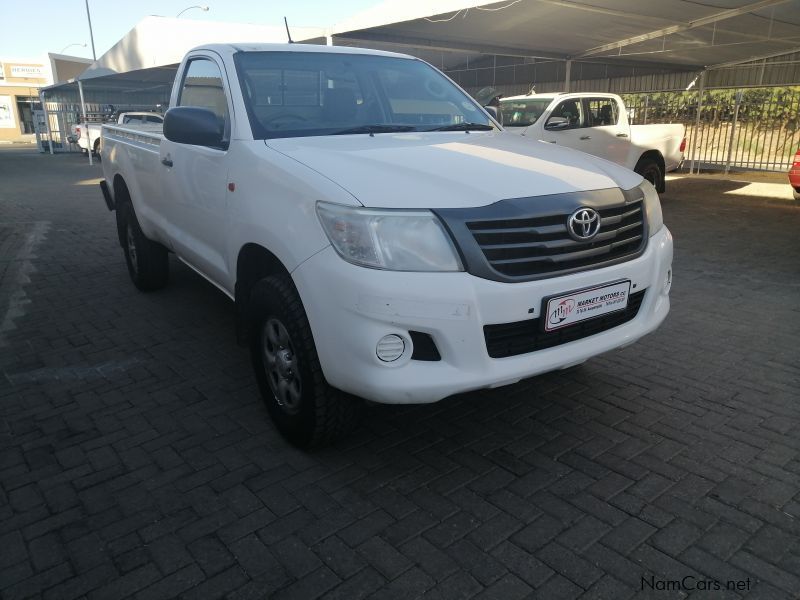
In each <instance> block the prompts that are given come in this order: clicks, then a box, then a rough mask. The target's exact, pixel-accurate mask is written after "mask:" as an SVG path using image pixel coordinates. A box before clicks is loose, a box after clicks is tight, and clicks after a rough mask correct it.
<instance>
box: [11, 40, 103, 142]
mask: <svg viewBox="0 0 800 600" xmlns="http://www.w3.org/2000/svg"><path fill="white" fill-rule="evenodd" d="M91 62H92V61H91V60H88V59H84V58H78V57H75V56H63V55H59V54H47V55H46V56H45V57H43V58H41V59H4V58H2V57H0V143H14V142H34V141H35V135H34V112H33V111H35V110H39V109H41V103H40V101H39V88H41V87H44V86H47V85H52V84H54V83H59V82H62V81H67V80H68V79H71V78H73V77H76V76H77V75H79V74H80V73H82V72H83V71H84V70H85V69H86V67H88V66H89V65H90V64H91Z"/></svg>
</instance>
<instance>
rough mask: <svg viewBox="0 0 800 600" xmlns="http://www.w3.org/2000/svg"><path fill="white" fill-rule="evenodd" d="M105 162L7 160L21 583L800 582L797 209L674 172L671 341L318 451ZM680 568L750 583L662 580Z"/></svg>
mask: <svg viewBox="0 0 800 600" xmlns="http://www.w3.org/2000/svg"><path fill="white" fill-rule="evenodd" d="M99 175H100V171H99V169H98V168H97V167H96V166H95V167H94V168H90V167H89V166H88V165H86V164H85V161H84V160H83V159H82V158H81V157H79V156H55V157H50V156H42V155H39V154H36V153H33V152H30V151H22V150H2V151H0V277H1V279H0V417H1V419H0V444H2V447H0V492H1V496H0V594H2V597H3V598H7V599H9V600H11V599H16V598H25V597H31V596H34V597H43V598H45V599H48V600H49V599H70V598H89V599H90V600H95V599H104V598H109V599H118V598H125V597H134V598H136V599H137V600H145V599H148V600H149V599H151V598H173V597H185V598H204V599H205V598H222V597H225V598H228V599H230V600H234V599H235V600H240V599H246V598H267V597H274V598H281V599H283V598H302V599H309V598H316V597H319V596H322V597H324V598H342V599H347V600H352V599H355V598H362V597H368V596H372V597H377V598H403V599H405V598H414V597H417V596H423V595H424V597H425V598H431V599H439V598H442V599H444V598H471V597H476V598H501V599H513V598H542V599H545V600H556V599H559V598H607V599H614V600H616V599H624V598H629V597H645V598H657V599H667V598H683V597H687V596H688V597H690V598H726V599H727V598H749V599H750V598H752V599H755V598H790V597H793V595H794V597H797V594H798V591H799V590H800V494H799V493H798V492H799V491H800V404H798V399H800V369H799V368H798V360H797V355H798V350H797V345H798V339H800V335H799V334H800V312H798V300H800V244H798V238H797V232H798V231H800V209H798V208H797V207H796V206H792V205H791V204H788V203H779V202H778V203H769V202H767V201H765V200H764V199H761V198H753V197H746V196H740V195H737V194H736V193H735V192H737V191H739V190H740V188H742V187H743V186H742V185H741V184H734V183H725V182H709V181H679V182H673V183H672V185H671V191H670V193H669V194H667V195H666V196H665V198H664V212H665V215H666V220H667V222H668V223H669V225H670V227H671V228H672V230H673V232H674V235H675V244H676V257H675V285H674V288H673V299H674V302H673V311H672V313H671V315H670V317H669V319H668V321H667V322H666V324H665V325H664V326H663V327H662V328H661V329H660V330H659V331H658V332H657V333H655V334H653V335H651V336H650V337H648V338H646V339H645V340H643V341H641V342H640V343H638V344H636V345H634V346H632V347H629V348H627V349H624V350H621V351H618V352H613V353H610V354H608V355H605V356H603V357H600V358H597V359H595V360H592V361H590V362H589V363H587V364H586V365H584V366H582V367H580V368H577V369H573V370H570V371H568V372H562V373H557V374H550V375H547V376H543V377H538V378H535V379H531V380H528V381H525V382H522V383H520V384H518V385H515V386H512V387H508V388H503V389H498V390H495V391H491V392H489V391H487V392H480V393H473V394H468V395H463V396H459V397H455V398H451V399H448V400H446V401H444V402H442V403H440V404H438V405H433V406H426V407H412V408H407V407H396V408H392V407H370V408H369V410H368V412H367V416H366V419H365V422H364V424H363V426H362V427H361V429H360V430H359V431H357V432H356V434H355V435H354V436H353V437H352V438H351V439H349V440H347V441H346V442H345V443H342V444H340V445H338V446H336V447H333V448H330V449H328V450H325V451H322V452H318V453H315V454H304V453H303V452H300V451H297V450H295V449H293V448H291V447H289V446H288V445H287V444H286V443H284V441H283V440H282V439H281V438H280V437H279V435H277V433H276V431H275V430H274V428H273V427H272V425H271V423H270V422H269V419H268V418H267V414H266V412H265V409H264V408H263V406H262V404H261V401H260V400H259V398H258V396H257V392H256V388H255V385H254V382H253V378H252V376H251V373H250V369H249V365H248V360H247V356H246V352H245V351H244V350H243V349H241V348H239V347H238V346H236V344H235V342H234V336H233V315H232V310H231V306H230V305H229V303H228V301H227V300H226V299H225V298H224V297H223V296H222V295H220V294H219V292H217V291H215V290H214V289H212V288H211V287H210V286H209V285H207V284H206V283H205V282H203V281H202V280H200V279H199V278H198V277H197V276H195V275H194V274H193V273H191V272H190V271H189V270H188V269H187V268H184V267H182V266H181V265H180V264H179V263H177V262H174V264H173V265H172V266H173V279H172V283H171V285H170V286H169V288H168V289H166V290H164V291H162V292H159V293H155V294H150V295H143V294H140V293H137V292H136V291H135V290H134V288H133V287H132V285H131V284H130V282H129V281H128V276H127V273H126V270H125V266H124V262H123V258H122V253H121V251H120V248H119V247H118V245H117V243H116V240H115V232H114V226H113V216H112V215H111V214H110V213H108V212H107V211H106V210H105V209H104V207H103V203H102V199H101V197H100V194H99V191H98V189H97V188H96V185H95V179H96V178H97V177H99ZM686 576H691V577H693V578H694V579H689V580H686V583H690V584H691V583H692V582H699V581H704V580H719V581H721V582H722V584H723V586H724V585H725V584H726V582H727V581H729V580H732V581H739V580H741V581H744V582H749V584H747V583H744V584H743V585H749V589H733V590H724V589H723V590H722V591H713V592H701V591H694V592H692V591H685V590H684V591H679V590H675V589H672V590H667V591H663V590H662V591H656V590H650V589H649V588H647V586H645V589H644V590H643V589H642V585H643V583H642V581H643V579H644V580H646V581H652V582H653V585H655V586H658V585H661V586H664V585H667V584H666V583H664V582H667V581H668V580H681V579H682V578H684V577H686ZM658 582H662V583H660V584H659V583H658ZM695 585H696V584H695ZM712 589H713V588H712Z"/></svg>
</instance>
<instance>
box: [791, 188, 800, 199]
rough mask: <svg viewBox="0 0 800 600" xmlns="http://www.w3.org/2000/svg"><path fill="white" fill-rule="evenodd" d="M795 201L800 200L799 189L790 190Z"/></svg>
mask: <svg viewBox="0 0 800 600" xmlns="http://www.w3.org/2000/svg"><path fill="white" fill-rule="evenodd" d="M792 193H793V194H794V199H795V200H800V188H792Z"/></svg>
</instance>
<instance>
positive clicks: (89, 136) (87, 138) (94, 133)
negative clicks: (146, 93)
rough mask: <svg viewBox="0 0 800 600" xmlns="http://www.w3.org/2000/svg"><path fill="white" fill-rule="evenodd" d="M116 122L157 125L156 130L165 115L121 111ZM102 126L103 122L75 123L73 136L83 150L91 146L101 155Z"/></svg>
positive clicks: (86, 150)
mask: <svg viewBox="0 0 800 600" xmlns="http://www.w3.org/2000/svg"><path fill="white" fill-rule="evenodd" d="M114 122H115V123H118V124H119V125H130V126H145V127H148V126H149V127H150V128H152V127H153V126H156V127H155V128H156V130H160V129H161V125H162V124H163V123H164V116H163V115H160V114H159V113H154V112H122V113H119V115H118V116H117V118H116V119H115V121H114ZM102 128H103V124H102V123H81V124H78V125H73V126H72V137H73V138H74V140H75V143H76V144H78V147H79V148H80V149H81V150H83V151H84V152H88V151H89V148H91V149H92V152H94V153H95V154H98V155H99V154H100V137H101V135H100V134H101V131H102Z"/></svg>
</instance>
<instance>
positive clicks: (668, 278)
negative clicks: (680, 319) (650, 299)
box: [661, 269, 672, 296]
mask: <svg viewBox="0 0 800 600" xmlns="http://www.w3.org/2000/svg"><path fill="white" fill-rule="evenodd" d="M671 289H672V269H667V275H666V277H664V288H663V289H662V290H661V293H662V294H664V295H665V296H666V295H667V294H669V291H670V290H671Z"/></svg>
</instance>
